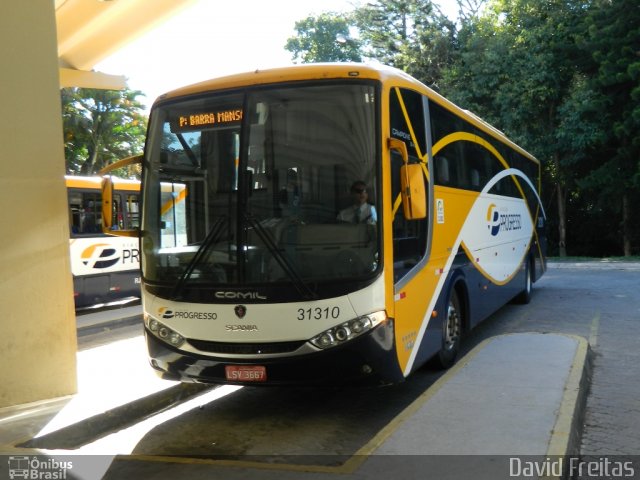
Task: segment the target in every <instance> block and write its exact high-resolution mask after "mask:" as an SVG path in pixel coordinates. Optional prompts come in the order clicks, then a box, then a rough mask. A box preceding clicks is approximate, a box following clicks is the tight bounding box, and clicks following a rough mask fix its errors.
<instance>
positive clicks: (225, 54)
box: [94, 0, 457, 109]
mask: <svg viewBox="0 0 640 480" xmlns="http://www.w3.org/2000/svg"><path fill="white" fill-rule="evenodd" d="M437 3H440V4H441V7H442V10H443V12H444V13H445V14H447V15H448V16H449V17H450V18H454V17H455V16H456V12H457V5H456V2H455V0H440V1H439V2H437ZM358 4H359V1H358V0H295V1H290V0H271V1H264V0H234V1H233V2H228V1H225V2H222V1H219V0H197V1H196V2H195V3H194V4H193V5H192V6H189V7H186V8H185V9H184V10H181V11H179V12H178V14H176V15H175V16H173V17H172V18H170V19H169V20H168V21H167V22H165V23H164V24H161V25H159V26H158V27H157V28H155V29H153V30H150V31H149V32H147V33H146V34H144V35H143V36H141V37H139V38H138V39H137V40H135V41H133V42H132V43H130V44H129V45H128V46H126V47H125V48H123V49H122V50H120V51H118V52H117V53H115V54H113V55H112V56H110V57H109V58H107V59H105V60H104V61H102V62H100V63H99V64H98V65H96V66H95V67H94V69H95V70H96V71H99V72H104V73H111V74H115V75H124V76H125V77H127V84H128V86H129V88H131V89H134V90H141V91H142V92H143V93H144V94H145V95H146V97H145V98H144V99H142V100H143V103H145V105H146V107H147V109H148V108H150V107H151V104H152V103H153V101H154V100H155V99H156V97H158V96H159V95H161V94H162V93H165V92H168V91H170V90H173V89H175V88H179V87H182V86H185V85H190V84H192V83H197V82H200V81H204V80H208V79H210V78H216V77H220V76H224V75H229V74H233V73H240V72H247V71H252V70H255V69H257V68H261V69H262V68H268V67H276V66H282V65H290V64H291V63H292V61H291V53H290V52H288V51H286V50H285V49H284V45H285V43H286V41H287V38H289V37H291V36H293V35H294V33H295V32H294V26H295V22H296V21H299V20H302V19H304V18H306V17H307V16H309V15H317V14H320V13H323V12H327V11H333V12H343V11H350V10H353V8H354V7H353V5H356V6H357V5H358Z"/></svg>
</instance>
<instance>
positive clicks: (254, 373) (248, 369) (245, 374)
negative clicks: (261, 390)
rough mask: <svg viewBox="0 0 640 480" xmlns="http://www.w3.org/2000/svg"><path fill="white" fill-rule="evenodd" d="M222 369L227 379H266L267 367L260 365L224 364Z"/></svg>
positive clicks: (261, 380)
mask: <svg viewBox="0 0 640 480" xmlns="http://www.w3.org/2000/svg"><path fill="white" fill-rule="evenodd" d="M224 370H225V375H226V377H227V380H231V381H234V382H266V381H267V369H266V367H263V366H261V365H253V366H246V365H226V366H225V367H224Z"/></svg>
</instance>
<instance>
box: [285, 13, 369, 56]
mask: <svg viewBox="0 0 640 480" xmlns="http://www.w3.org/2000/svg"><path fill="white" fill-rule="evenodd" d="M351 24H352V22H351V18H350V16H349V15H344V14H337V13H331V12H328V13H322V14H321V15H319V16H317V17H313V16H309V17H307V18H305V19H304V20H300V21H298V22H296V23H295V30H296V32H297V33H296V35H295V36H294V37H290V38H289V39H288V40H287V43H286V44H285V47H284V48H285V49H286V50H287V51H289V52H291V53H292V59H293V61H294V62H302V63H312V62H360V61H361V60H362V56H361V54H360V43H359V41H358V40H354V39H352V38H350V35H349V29H350V26H351Z"/></svg>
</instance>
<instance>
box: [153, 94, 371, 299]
mask: <svg viewBox="0 0 640 480" xmlns="http://www.w3.org/2000/svg"><path fill="white" fill-rule="evenodd" d="M376 97H377V89H376V86H375V85H374V84H373V83H364V82H362V83H355V84H354V83H353V82H350V83H349V84H345V83H339V82H326V83H317V82H315V83H310V84H302V83H296V84H289V85H286V86H278V87H271V88H256V89H252V90H244V91H242V92H231V93H224V94H209V95H199V96H194V97H181V98H178V99H176V100H167V101H165V102H164V103H160V104H159V105H158V106H157V107H156V108H155V109H154V111H153V113H152V116H151V118H152V121H151V126H150V130H149V138H148V143H147V152H146V158H145V170H144V185H145V188H144V192H143V195H144V199H143V210H144V211H143V225H142V230H143V234H142V239H141V241H142V245H141V247H142V248H141V250H142V252H143V259H142V260H143V261H142V273H143V276H144V278H145V281H146V282H147V283H148V284H149V285H151V286H156V287H158V288H161V289H164V290H163V291H164V292H167V293H166V296H168V297H170V298H176V299H177V298H182V299H184V298H188V297H189V292H191V291H192V290H194V289H195V290H200V291H202V289H203V288H208V289H211V288H213V289H221V290H224V289H228V288H235V289H241V288H244V287H261V286H262V287H264V288H280V289H283V290H286V291H291V292H298V294H299V296H297V298H304V297H307V298H318V297H319V296H324V294H323V293H322V292H323V289H324V291H326V295H328V294H329V292H328V290H327V289H331V294H335V293H336V292H335V289H336V285H343V288H344V289H345V292H347V291H348V289H349V285H351V289H353V284H354V282H358V283H359V284H363V283H366V282H367V281H371V280H373V278H375V276H376V274H377V272H378V271H379V268H378V267H379V265H380V262H381V259H380V258H379V257H380V251H379V250H380V249H379V243H380V241H379V238H380V234H379V228H378V225H379V222H380V221H381V219H380V213H381V208H380V207H379V205H378V202H379V201H380V200H381V193H382V192H381V187H380V184H379V178H378V175H377V173H376V172H378V171H379V168H380V166H379V155H380V153H379V151H378V147H377V142H376V138H377V132H378V131H379V130H378V127H377V123H378V121H377V117H378V106H377V101H376ZM169 292H170V293H169ZM296 295H297V294H296Z"/></svg>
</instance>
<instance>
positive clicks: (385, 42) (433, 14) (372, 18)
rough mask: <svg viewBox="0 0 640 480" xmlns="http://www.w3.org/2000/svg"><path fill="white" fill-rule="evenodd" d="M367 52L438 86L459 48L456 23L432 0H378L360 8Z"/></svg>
mask: <svg viewBox="0 0 640 480" xmlns="http://www.w3.org/2000/svg"><path fill="white" fill-rule="evenodd" d="M355 19H356V24H357V26H358V29H359V30H360V37H361V38H362V40H363V44H364V46H363V48H364V51H365V54H366V56H368V57H370V58H374V59H376V60H379V61H380V62H382V63H384V64H386V65H391V66H394V67H396V68H399V69H401V70H404V71H406V72H407V73H409V74H410V75H412V76H414V77H415V78H417V79H418V80H420V81H422V82H423V83H425V84H427V85H430V86H432V87H434V86H436V87H437V86H438V84H439V82H440V79H441V77H442V70H443V68H445V67H447V66H448V65H449V64H450V63H451V62H452V58H453V56H454V55H455V51H456V26H455V24H454V23H453V22H452V21H451V20H449V19H448V18H447V17H446V16H444V15H443V14H442V13H441V12H440V10H438V9H437V8H435V7H434V4H433V3H432V2H431V0H375V1H373V2H370V3H368V4H367V5H365V6H363V7H360V8H358V9H356V11H355Z"/></svg>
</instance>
